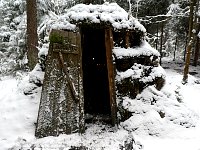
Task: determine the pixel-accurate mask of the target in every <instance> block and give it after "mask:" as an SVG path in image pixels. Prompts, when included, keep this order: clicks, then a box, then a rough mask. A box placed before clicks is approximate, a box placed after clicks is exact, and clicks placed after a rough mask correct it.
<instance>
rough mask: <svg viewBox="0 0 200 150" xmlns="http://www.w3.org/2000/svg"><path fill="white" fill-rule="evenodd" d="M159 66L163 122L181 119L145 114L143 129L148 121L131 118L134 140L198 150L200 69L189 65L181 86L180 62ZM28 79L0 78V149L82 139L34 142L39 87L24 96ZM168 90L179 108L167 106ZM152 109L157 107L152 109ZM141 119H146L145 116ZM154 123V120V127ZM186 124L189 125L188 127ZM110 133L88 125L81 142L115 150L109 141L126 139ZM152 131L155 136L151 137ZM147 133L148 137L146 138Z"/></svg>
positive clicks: (155, 149)
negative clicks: (162, 83) (162, 74)
mask: <svg viewBox="0 0 200 150" xmlns="http://www.w3.org/2000/svg"><path fill="white" fill-rule="evenodd" d="M162 66H163V67H164V68H165V70H166V73H167V77H166V85H165V86H164V88H163V89H162V90H161V91H162V93H166V94H168V99H167V101H166V103H161V104H166V106H164V107H163V109H164V110H166V112H167V113H166V117H165V118H166V120H167V119H168V118H169V119H170V117H171V119H173V115H174V116H178V117H183V118H178V119H177V118H175V119H174V120H173V121H172V122H175V123H174V124H172V123H170V122H167V121H163V122H162V121H161V122H160V118H159V119H158V118H157V117H156V115H154V112H153V113H152V112H151V111H149V112H150V113H146V115H149V119H148V120H150V121H152V124H149V126H148V127H145V125H146V123H148V122H145V121H141V120H142V118H140V117H139V116H138V117H137V116H135V118H138V119H140V120H135V123H134V125H135V126H136V125H138V126H139V127H138V128H137V129H135V132H134V131H133V135H134V138H135V139H136V140H137V141H140V143H142V145H143V146H142V147H143V149H144V150H169V149H170V150H200V143H199V141H200V134H199V133H200V119H199V118H200V117H199V116H200V109H199V108H200V99H199V97H200V66H198V67H192V66H191V68H190V72H191V74H193V75H189V82H188V83H187V84H185V85H182V84H181V80H182V70H183V63H182V62H181V61H176V62H173V61H172V60H170V59H168V58H165V59H163V65H162ZM28 79H29V77H28V76H27V74H25V73H17V74H16V76H15V77H11V76H7V77H0V150H6V149H8V148H10V147H13V146H14V145H18V146H20V144H23V143H29V142H30V143H36V144H38V143H44V144H46V145H47V144H50V143H52V142H53V143H54V146H55V141H57V142H59V140H60V142H62V141H64V142H66V143H67V142H72V143H73V142H76V141H77V140H78V141H79V140H82V139H81V138H80V136H78V135H77V134H74V135H72V136H65V135H62V136H60V137H58V138H53V137H48V138H44V139H41V140H36V139H35V137H34V129H35V123H36V119H37V111H38V107H39V99H40V92H41V88H36V89H34V90H33V94H31V95H24V93H23V92H24V91H26V92H27V90H28V89H29V88H33V85H31V84H30V83H28ZM171 91H175V92H176V95H175V96H178V97H179V99H180V101H181V103H180V105H181V107H180V106H179V105H178V104H177V107H174V104H176V103H174V104H173V105H171V103H169V101H170V98H171V97H172V98H173V95H169V94H170V93H172V92H171ZM147 92H148V91H147ZM162 93H161V95H162ZM158 96H159V95H158ZM138 104H140V103H138ZM167 104H169V105H167ZM141 106H142V105H141ZM172 106H173V107H172ZM170 107H171V108H170ZM179 107H180V109H178V110H176V111H175V110H173V109H174V108H176V109H177V108H179ZM182 107H183V109H182ZM134 108H136V107H134ZM152 108H153V107H152ZM137 109H139V108H137ZM145 109H146V108H145ZM148 109H149V108H148ZM155 109H157V108H156V107H155ZM141 110H142V109H141ZM180 110H183V112H182V113H181V112H180ZM138 111H139V110H138ZM170 111H171V113H170ZM176 113H177V114H176ZM178 113H179V114H178ZM170 114H171V116H169V115H170ZM180 114H183V115H180ZM185 114H188V116H185ZM167 115H168V116H167ZM144 117H147V118H148V116H144ZM151 117H152V118H151ZM153 117H154V118H153ZM154 120H158V123H159V124H158V125H159V126H158V127H157V126H156V125H157V123H155V122H154ZM180 120H183V121H185V120H186V122H187V124H186V125H185V126H184V125H183V126H180V125H178V124H177V123H180ZM188 122H189V123H191V124H189V125H188ZM143 125H144V126H143ZM147 125H148V124H147ZM147 129H148V130H147ZM149 129H150V131H149ZM112 130H115V129H113V128H109V127H102V126H101V127H99V126H93V127H91V125H90V127H88V130H87V131H86V134H85V135H84V136H83V137H82V138H83V139H85V141H89V140H91V139H88V137H91V138H92V137H95V138H96V139H93V141H94V142H95V141H96V142H97V144H98V140H102V139H103V141H99V144H100V145H103V144H105V145H106V144H107V145H109V144H110V146H112V145H113V147H109V149H115V148H114V146H115V144H113V142H114V141H118V140H119V141H120V138H119V136H120V135H121V136H122V138H123V136H126V133H125V132H124V131H122V130H119V131H115V133H112V132H114V131H112ZM155 130H157V131H155ZM101 131H102V132H104V133H103V134H100V133H98V134H100V136H97V135H96V134H94V132H101ZM109 131H110V133H109ZM148 131H149V133H148ZM152 132H153V133H154V132H155V133H156V134H153V135H152ZM150 133H151V135H149V134H150ZM109 136H110V137H114V138H113V139H112V141H110V143H109V142H107V141H109V140H107V138H106V137H109ZM104 138H105V139H104ZM73 139H74V140H73ZM106 142H107V143H106ZM136 145H137V142H136ZM94 147H95V144H94V145H93V148H94ZM135 149H141V146H140V144H138V147H137V148H135Z"/></svg>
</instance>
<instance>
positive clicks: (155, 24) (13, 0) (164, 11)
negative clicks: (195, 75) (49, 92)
mask: <svg viewBox="0 0 200 150" xmlns="http://www.w3.org/2000/svg"><path fill="white" fill-rule="evenodd" d="M76 3H80V1H74V0H51V1H49V0H38V1H37V26H38V28H37V32H38V36H39V44H38V49H42V48H48V44H47V43H48V38H47V37H48V35H49V24H51V22H52V20H54V19H56V17H57V15H60V14H63V13H65V12H66V9H67V8H70V7H71V6H73V5H75V4H76ZM93 3H102V2H99V1H94V2H93ZM117 3H118V4H119V5H120V6H121V7H123V8H124V9H125V10H127V11H129V13H131V14H132V15H133V16H134V17H136V18H138V20H139V21H140V22H141V23H142V24H143V25H144V26H145V28H146V29H147V40H148V41H149V43H150V44H151V45H152V46H153V47H154V48H156V49H157V50H158V51H160V53H161V55H162V56H172V57H173V58H174V59H177V58H181V59H185V50H186V46H187V41H188V39H187V36H188V31H189V15H190V14H189V12H190V3H189V1H188V0H168V1H165V0H131V1H126V0H118V1H117ZM195 5H196V6H198V2H196V3H195ZM195 10H196V13H195V14H196V15H195V16H198V7H195ZM0 15H1V18H0V56H1V57H0V74H10V73H12V72H14V71H16V70H19V69H25V70H26V69H27V62H28V61H27V55H26V53H27V52H26V47H27V46H26V1H25V0H1V1H0ZM195 19H196V20H194V22H195V21H196V22H198V17H195ZM195 25H196V27H194V29H197V30H198V28H199V27H198V23H196V24H195ZM197 32H198V31H197ZM197 32H196V34H198V33H197ZM195 43H197V45H198V42H195ZM195 54H196V56H197V55H198V52H196V53H195V48H194V49H193V52H192V57H191V58H192V60H193V63H194V65H197V59H198V57H195ZM39 57H40V61H41V62H42V61H43V59H44V57H45V54H39ZM16 58H17V59H16Z"/></svg>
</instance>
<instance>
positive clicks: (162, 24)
mask: <svg viewBox="0 0 200 150" xmlns="http://www.w3.org/2000/svg"><path fill="white" fill-rule="evenodd" d="M163 30H164V23H163V21H162V23H161V35H160V64H161V63H162V60H161V59H162V44H163Z"/></svg>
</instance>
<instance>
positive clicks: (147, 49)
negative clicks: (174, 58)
mask: <svg viewBox="0 0 200 150" xmlns="http://www.w3.org/2000/svg"><path fill="white" fill-rule="evenodd" d="M113 53H114V55H115V56H116V57H117V58H119V59H120V58H123V57H136V56H141V55H144V56H151V55H155V56H160V54H159V52H158V51H157V50H156V49H154V48H152V47H151V46H150V45H149V44H148V42H146V41H143V42H142V43H141V45H140V46H139V47H135V48H127V49H126V48H121V47H114V49H113Z"/></svg>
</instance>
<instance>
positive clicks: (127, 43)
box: [125, 31, 130, 48]
mask: <svg viewBox="0 0 200 150" xmlns="http://www.w3.org/2000/svg"><path fill="white" fill-rule="evenodd" d="M128 47H130V44H129V32H128V31H126V35H125V48H128Z"/></svg>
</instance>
